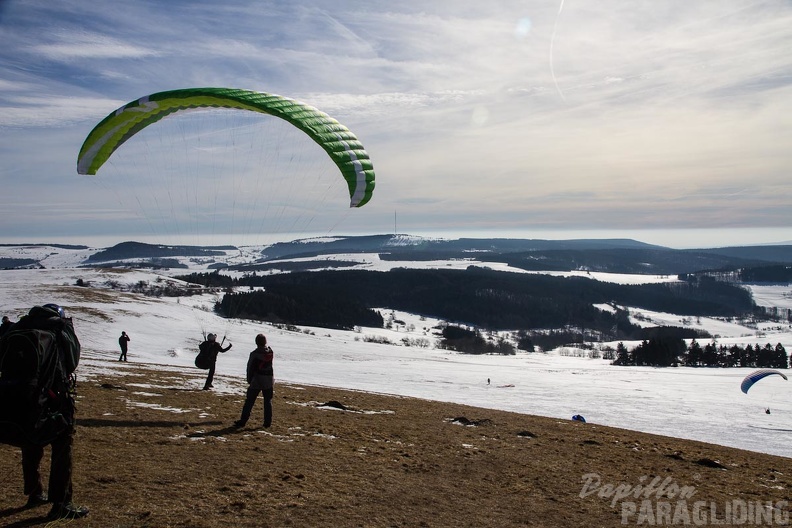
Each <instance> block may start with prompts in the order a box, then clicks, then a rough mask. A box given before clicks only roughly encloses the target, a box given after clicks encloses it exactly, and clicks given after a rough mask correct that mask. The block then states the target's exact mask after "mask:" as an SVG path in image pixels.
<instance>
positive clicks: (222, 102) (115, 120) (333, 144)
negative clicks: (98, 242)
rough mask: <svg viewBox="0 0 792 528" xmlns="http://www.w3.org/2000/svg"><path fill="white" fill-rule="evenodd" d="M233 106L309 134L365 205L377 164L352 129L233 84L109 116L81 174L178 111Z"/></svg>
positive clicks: (180, 93)
mask: <svg viewBox="0 0 792 528" xmlns="http://www.w3.org/2000/svg"><path fill="white" fill-rule="evenodd" d="M195 108H232V109H238V110H249V111H253V112H260V113H263V114H269V115H272V116H275V117H279V118H281V119H284V120H286V121H288V122H289V123H291V124H292V125H294V126H295V127H297V128H298V129H300V130H302V131H303V132H305V133H306V134H308V136H309V137H311V139H313V140H314V141H315V142H316V143H317V144H319V145H320V146H321V147H322V148H323V149H324V150H325V152H327V154H328V155H329V156H330V157H331V158H332V160H333V161H334V162H335V164H336V165H337V166H338V168H339V169H340V170H341V174H342V175H343V177H344V179H345V180H346V182H347V186H348V187H349V197H350V207H361V206H362V205H364V204H366V202H368V201H369V200H370V199H371V194H372V192H373V191H374V167H373V165H372V163H371V159H370V158H369V156H368V153H367V152H366V151H365V150H364V148H363V145H362V144H361V143H360V141H358V139H357V137H356V136H355V134H353V133H352V132H351V131H350V130H349V129H348V128H347V127H345V126H344V125H342V124H341V123H339V122H338V121H336V120H335V119H333V118H332V117H330V116H329V115H327V114H325V113H324V112H322V111H320V110H317V109H316V108H314V107H312V106H309V105H306V104H304V103H301V102H299V101H295V100H294V99H289V98H288V97H282V96H280V95H273V94H268V93H264V92H253V91H249V90H237V89H232V88H191V89H184V90H172V91H168V92H159V93H155V94H151V95H147V96H146V97H143V98H141V99H138V100H137V101H132V102H131V103H129V104H127V105H125V106H122V107H121V108H119V109H118V110H116V111H114V112H113V113H111V114H110V115H108V116H107V117H105V118H104V119H103V120H102V121H101V122H100V123H99V124H98V125H96V127H94V129H93V130H92V131H91V133H90V134H88V137H87V138H86V139H85V142H84V143H83V146H82V148H81V149H80V155H79V157H78V158H77V172H78V173H79V174H96V172H97V171H98V170H99V168H100V167H101V166H102V165H103V164H104V163H105V162H106V161H107V160H108V158H110V156H111V155H112V154H113V152H115V151H116V149H118V147H120V146H121V145H122V144H123V143H124V142H125V141H126V140H127V139H129V138H131V137H132V136H134V135H135V134H136V133H138V132H139V131H140V130H142V129H144V128H146V127H147V126H149V125H151V124H152V123H156V122H157V121H159V120H160V119H162V118H164V117H167V116H169V115H171V114H174V113H176V112H180V111H183V110H190V109H195Z"/></svg>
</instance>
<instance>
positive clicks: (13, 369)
mask: <svg viewBox="0 0 792 528" xmlns="http://www.w3.org/2000/svg"><path fill="white" fill-rule="evenodd" d="M37 308H38V307H37ZM34 310H35V308H34ZM32 312H33V310H31V313H32ZM45 317H46V316H45ZM22 321H24V318H23V320H21V321H20V322H19V323H17V324H16V325H14V326H13V327H12V328H11V329H10V330H9V331H8V332H6V333H5V334H4V335H3V336H2V338H0V443H3V444H10V445H14V446H20V447H22V446H26V445H31V444H35V445H46V444H49V443H50V442H52V441H53V440H54V439H55V438H56V437H58V436H59V435H61V434H63V433H64V432H66V431H67V430H70V429H71V428H73V427H74V387H75V383H76V378H75V376H74V375H73V372H74V369H75V368H76V367H77V363H78V362H79V355H80V347H79V341H77V339H76V336H75V337H74V339H73V340H71V339H70V336H63V335H62V332H61V331H60V330H58V327H60V328H61V330H66V333H70V334H71V336H73V335H74V334H73V327H72V324H71V319H65V318H59V317H53V318H48V319H43V321H41V322H42V323H43V324H42V325H41V326H47V327H49V328H47V329H42V328H31V327H30V326H29V325H28V324H24V323H23V322H22ZM29 324H32V323H29Z"/></svg>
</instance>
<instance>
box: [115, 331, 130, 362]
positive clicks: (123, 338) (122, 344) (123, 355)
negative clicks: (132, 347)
mask: <svg viewBox="0 0 792 528" xmlns="http://www.w3.org/2000/svg"><path fill="white" fill-rule="evenodd" d="M128 343H129V336H128V335H127V333H126V332H121V337H119V338H118V346H120V347H121V356H120V357H119V358H118V361H126V360H127V346H128V345H127V344H128Z"/></svg>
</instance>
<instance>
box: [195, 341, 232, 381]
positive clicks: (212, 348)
mask: <svg viewBox="0 0 792 528" xmlns="http://www.w3.org/2000/svg"><path fill="white" fill-rule="evenodd" d="M231 346H232V345H231V343H228V346H227V347H225V348H223V346H222V345H221V344H220V343H218V342H217V334H209V335H207V336H206V341H204V342H203V343H202V344H201V350H203V349H204V347H206V350H207V353H208V354H209V361H210V363H209V374H208V375H207V376H206V383H204V388H203V390H209V389H211V388H212V387H214V385H212V381H213V380H214V374H215V366H216V364H217V354H219V353H220V352H226V351H227V350H228V349H229V348H231Z"/></svg>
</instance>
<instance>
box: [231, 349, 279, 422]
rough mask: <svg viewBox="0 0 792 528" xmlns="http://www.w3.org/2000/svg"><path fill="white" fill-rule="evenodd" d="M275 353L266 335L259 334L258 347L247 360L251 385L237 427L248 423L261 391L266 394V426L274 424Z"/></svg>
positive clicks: (248, 377) (248, 378)
mask: <svg viewBox="0 0 792 528" xmlns="http://www.w3.org/2000/svg"><path fill="white" fill-rule="evenodd" d="M273 355H274V354H273V352H272V349H271V348H270V347H268V346H267V338H266V336H264V334H259V335H257V336H256V349H255V350H254V351H253V352H251V353H250V357H249V358H248V362H247V382H248V383H249V387H248V390H247V395H246V396H245V404H244V406H243V407H242V416H241V417H240V418H239V420H237V421H236V422H234V425H235V426H236V427H243V426H244V425H245V424H246V423H247V421H248V419H249V418H250V413H251V412H252V411H253V405H255V403H256V398H258V395H259V393H261V394H262V395H263V396H264V427H269V426H270V425H271V424H272V393H273V387H274V385H275V375H274V373H273V370H272V358H273Z"/></svg>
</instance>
